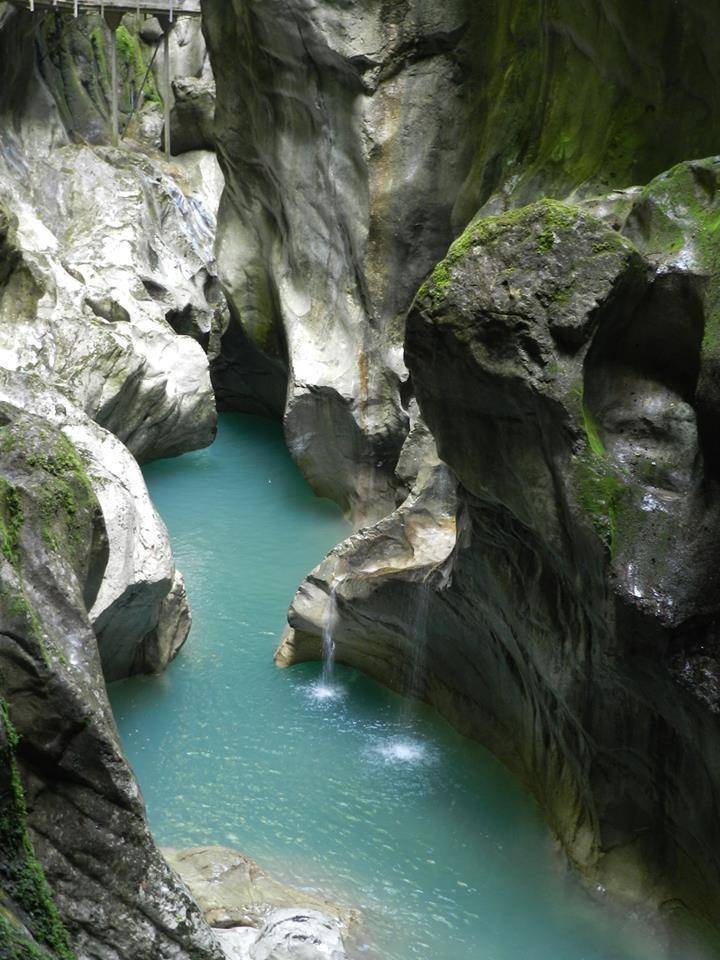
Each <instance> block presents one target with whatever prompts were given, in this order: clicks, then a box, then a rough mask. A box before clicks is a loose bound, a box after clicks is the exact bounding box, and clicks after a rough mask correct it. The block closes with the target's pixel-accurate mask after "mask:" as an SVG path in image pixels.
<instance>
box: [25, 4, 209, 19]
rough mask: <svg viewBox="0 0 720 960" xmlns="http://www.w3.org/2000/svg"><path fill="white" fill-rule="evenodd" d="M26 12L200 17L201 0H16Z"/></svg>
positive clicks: (170, 17)
mask: <svg viewBox="0 0 720 960" xmlns="http://www.w3.org/2000/svg"><path fill="white" fill-rule="evenodd" d="M15 3H16V4H17V5H18V6H22V7H24V8H25V9H26V10H47V9H50V10H53V9H55V10H65V11H71V12H72V13H73V14H75V16H78V15H79V14H80V13H87V12H89V11H91V10H92V11H93V12H96V13H101V12H102V13H103V14H105V13H106V12H107V13H121V14H122V13H146V14H147V15H148V16H165V17H168V19H170V20H173V19H174V18H175V17H199V16H200V13H201V11H200V0H15Z"/></svg>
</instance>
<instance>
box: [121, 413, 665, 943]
mask: <svg viewBox="0 0 720 960" xmlns="http://www.w3.org/2000/svg"><path fill="white" fill-rule="evenodd" d="M145 476H146V478H147V482H148V486H149V488H150V492H151V494H152V497H153V499H154V501H155V503H156V505H157V507H158V509H159V510H160V513H161V514H162V516H163V518H164V519H165V522H166V523H167V525H168V528H169V530H170V534H171V536H172V540H173V544H174V547H175V553H176V556H177V561H178V565H179V566H180V568H181V569H182V570H183V572H184V574H185V577H186V581H187V586H188V591H189V594H190V599H191V602H192V605H193V611H194V625H193V630H192V634H191V637H190V640H189V641H188V644H187V645H186V647H185V649H184V650H183V651H182V653H181V654H180V656H179V657H178V659H177V660H176V661H175V662H174V663H173V664H172V665H171V666H170V668H169V669H168V671H167V673H166V674H165V675H164V676H162V677H158V678H152V679H133V680H129V681H123V682H121V683H117V684H113V685H112V687H111V688H110V694H111V699H112V703H113V707H114V709H115V714H116V717H117V720H118V725H119V728H120V733H121V736H122V739H123V742H124V744H125V748H126V750H127V753H128V756H129V758H130V761H131V763H132V765H133V767H134V769H135V772H136V773H137V776H138V779H139V781H140V785H141V787H142V790H143V793H144V796H145V800H146V802H147V806H148V814H149V818H150V824H151V826H152V829H153V831H154V833H155V836H156V837H157V839H158V841H159V842H160V844H161V845H167V846H175V847H185V846H193V845H197V844H206V843H218V844H224V845H228V846H233V847H237V848H239V849H240V850H242V851H243V852H244V853H246V854H248V855H250V856H252V857H254V858H255V859H256V860H258V861H259V862H260V864H261V865H262V866H263V867H264V868H266V869H267V870H268V871H269V872H271V873H273V874H275V875H276V876H277V877H278V878H279V879H283V880H285V881H287V882H290V883H293V884H295V885H296V886H306V887H310V888H313V889H316V890H319V891H322V892H324V893H325V894H327V895H328V896H330V897H331V898H333V899H336V900H342V901H345V902H347V903H348V904H350V905H353V906H356V907H358V908H359V909H360V910H361V911H362V913H363V917H364V925H363V929H362V932H361V936H360V938H359V942H358V943H355V944H353V945H352V950H353V953H354V955H356V956H357V957H368V958H376V960H416V958H422V960H651V958H654V957H656V956H657V951H656V950H655V949H654V947H653V944H652V943H651V942H649V941H648V939H647V937H646V935H645V934H644V932H643V931H642V930H641V929H639V928H638V927H637V924H636V923H635V922H634V921H633V920H632V918H630V917H618V916H617V915H611V914H610V912H609V911H606V910H605V909H603V908H602V907H600V906H598V905H596V904H595V903H594V902H591V901H590V900H589V899H588V898H587V897H586V895H585V894H584V893H583V892H582V891H581V890H579V889H578V887H577V886H576V885H575V884H574V883H573V882H572V881H571V880H569V879H568V877H567V875H566V872H565V871H564V869H563V867H562V860H561V858H560V857H558V855H557V853H556V851H555V850H554V846H553V843H552V840H551V838H550V836H549V834H548V831H547V829H546V828H545V827H544V825H543V821H542V818H541V816H540V814H539V812H538V810H537V808H536V806H535V805H534V803H533V802H532V800H531V799H530V798H529V797H528V796H527V795H526V794H525V793H524V792H523V791H522V790H521V789H520V788H519V786H518V785H517V784H516V783H515V781H514V780H513V778H512V777H511V776H510V775H509V774H508V773H507V772H506V771H505V770H504V769H503V768H502V767H501V766H500V765H499V764H498V763H497V762H496V761H495V760H494V759H493V758H492V757H491V756H490V755H489V754H488V753H487V752H486V751H484V750H482V749H481V748H480V747H478V746H477V745H476V744H474V743H472V742H470V741H468V740H466V739H464V738H463V737H460V736H459V735H458V734H456V733H455V732H454V731H453V730H452V729H451V728H449V727H448V726H447V725H446V724H445V723H443V722H442V721H441V720H440V719H438V717H437V716H436V715H435V714H434V712H433V711H431V710H430V709H428V708H425V707H422V706H415V707H413V708H412V709H408V705H407V703H406V702H405V701H403V700H402V699H401V698H399V697H397V696H395V695H393V694H391V693H389V692H388V691H386V690H384V689H383V688H381V687H380V686H378V685H376V684H374V683H373V682H371V681H369V680H367V679H365V678H364V677H362V676H361V675H359V674H357V673H355V672H354V671H351V670H347V669H343V668H342V667H339V668H337V671H336V678H337V682H338V683H339V684H340V686H341V687H342V690H343V695H342V696H341V697H339V698H337V699H325V700H322V699H318V698H317V697H316V696H314V692H315V684H316V681H317V679H318V677H319V674H320V666H319V665H318V664H304V665H301V666H299V667H296V668H293V669H292V670H289V671H280V670H277V669H276V668H275V667H274V665H273V661H272V655H273V652H274V649H275V646H276V644H277V639H278V636H279V634H280V631H281V630H282V628H283V625H284V622H285V612H286V609H287V607H288V605H289V602H290V600H291V598H292V595H293V593H294V590H295V588H296V587H297V585H298V583H299V582H300V581H301V580H302V578H303V577H304V575H305V574H306V573H307V572H308V571H309V570H310V569H311V568H312V567H313V566H314V565H315V564H316V563H317V562H318V561H319V560H320V559H322V557H323V555H324V553H325V552H326V551H328V550H329V549H330V548H331V547H332V546H333V545H334V544H335V543H336V542H337V541H338V540H340V539H342V538H343V536H344V535H345V534H346V532H347V527H346V526H345V524H344V522H343V520H342V518H341V517H340V515H339V513H338V511H337V510H336V509H335V508H334V506H333V505H332V504H329V503H326V502H324V501H320V500H317V499H316V498H315V497H313V495H312V494H311V493H310V491H309V490H308V488H307V487H306V485H305V483H304V481H303V479H302V477H301V476H300V474H299V472H298V471H297V469H296V468H295V466H294V465H293V463H292V462H291V460H290V458H289V456H288V454H287V452H286V450H285V446H284V443H283V438H282V432H281V430H280V428H279V427H277V426H276V425H274V424H271V423H268V422H266V421H262V420H258V419H255V418H252V417H245V416H240V415H231V414H226V415H223V416H222V417H221V422H220V431H219V435H218V439H217V442H216V443H215V444H214V446H213V447H211V448H210V449H208V450H205V451H202V452H199V453H193V454H188V455H186V456H184V457H182V458H179V459H177V460H171V461H164V462H160V463H156V464H152V465H150V466H148V467H147V468H146V469H145Z"/></svg>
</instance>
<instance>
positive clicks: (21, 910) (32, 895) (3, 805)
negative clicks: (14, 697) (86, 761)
mask: <svg viewBox="0 0 720 960" xmlns="http://www.w3.org/2000/svg"><path fill="white" fill-rule="evenodd" d="M18 743H19V737H18V734H17V732H16V730H15V728H14V726H13V724H12V722H11V720H10V712H9V708H8V705H7V703H6V702H5V701H4V700H0V761H1V762H0V887H1V889H2V894H3V900H4V901H5V903H6V904H8V903H9V904H10V905H12V912H11V913H9V912H7V911H6V912H4V913H0V934H2V933H3V932H5V934H7V937H8V942H9V949H10V950H11V952H10V953H9V954H3V956H8V958H9V960H26V958H30V960H37V958H45V957H46V956H47V953H46V952H45V951H44V950H42V949H41V947H46V948H47V949H48V950H49V952H50V954H51V955H52V956H53V957H54V958H55V960H74V957H75V954H74V953H73V951H72V950H71V949H70V942H69V939H68V935H67V931H66V930H65V927H64V926H63V923H62V921H61V919H60V915H59V913H58V911H57V907H56V906H55V903H54V902H53V898H52V893H51V891H50V887H49V886H48V883H47V880H46V879H45V874H44V873H43V870H42V867H41V866H40V864H39V863H38V860H37V858H36V856H35V851H34V849H33V845H32V841H31V840H30V837H29V835H28V830H27V810H26V806H25V794H24V792H23V788H22V783H21V781H20V773H19V770H18V766H17V760H16V757H15V751H16V749H17V746H18ZM12 914H14V915H16V916H17V917H18V918H19V919H20V920H21V921H22V927H24V928H26V930H27V931H28V933H29V934H30V935H31V937H32V940H30V939H28V937H26V936H25V934H24V933H23V931H22V927H21V926H20V925H19V924H17V925H16V924H15V923H13V922H12V919H11V916H12Z"/></svg>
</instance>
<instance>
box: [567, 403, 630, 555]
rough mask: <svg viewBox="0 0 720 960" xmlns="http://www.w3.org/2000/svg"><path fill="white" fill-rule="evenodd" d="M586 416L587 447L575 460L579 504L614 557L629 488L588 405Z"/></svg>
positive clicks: (584, 412) (584, 415)
mask: <svg viewBox="0 0 720 960" xmlns="http://www.w3.org/2000/svg"><path fill="white" fill-rule="evenodd" d="M582 415H583V424H584V427H585V438H586V443H587V446H586V449H585V450H584V451H583V452H582V453H581V454H579V455H578V456H577V457H576V458H575V461H574V466H575V481H576V490H577V496H578V501H579V503H580V505H581V506H582V508H583V509H584V510H585V511H586V513H588V514H589V516H590V518H591V520H592V523H593V526H594V527H595V530H596V531H597V534H598V536H599V537H600V539H601V540H602V541H603V543H604V544H605V545H606V546H607V548H608V549H609V551H610V556H611V557H612V556H614V555H615V551H616V548H617V532H618V531H617V518H618V512H619V510H620V508H621V506H622V503H623V501H624V499H625V497H626V495H627V486H626V484H625V483H624V482H623V480H622V478H621V477H620V476H619V475H618V472H617V471H616V470H615V469H614V468H613V467H612V465H611V464H610V463H609V462H608V460H607V454H606V450H605V445H604V444H603V442H602V438H601V436H600V430H599V427H598V424H597V422H596V420H595V418H594V417H593V416H592V414H591V412H590V411H589V410H588V408H587V406H586V405H585V404H584V403H583V405H582Z"/></svg>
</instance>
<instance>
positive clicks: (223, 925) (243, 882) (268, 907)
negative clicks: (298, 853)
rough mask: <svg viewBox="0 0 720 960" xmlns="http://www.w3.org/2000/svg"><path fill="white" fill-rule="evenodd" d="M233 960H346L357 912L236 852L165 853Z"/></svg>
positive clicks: (216, 849) (196, 850)
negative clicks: (280, 877)
mask: <svg viewBox="0 0 720 960" xmlns="http://www.w3.org/2000/svg"><path fill="white" fill-rule="evenodd" d="M164 853H165V857H166V859H167V861H168V863H169V864H170V865H171V866H172V867H173V868H174V869H175V870H176V871H177V872H178V874H179V875H180V876H181V877H182V879H183V881H184V882H185V883H186V884H187V887H188V889H189V890H190V892H191V893H192V895H193V897H194V898H195V900H196V901H197V903H198V904H199V906H200V908H201V910H202V911H203V914H204V915H205V918H206V920H207V921H208V923H209V924H210V925H211V926H213V927H215V928H217V929H216V935H217V938H218V941H219V942H220V944H221V945H222V947H223V950H224V951H225V954H226V956H227V957H228V958H229V960H322V958H330V960H346V957H347V954H346V953H345V946H344V943H343V933H344V932H346V931H347V930H348V927H349V926H350V924H352V923H354V922H355V921H356V920H357V917H356V915H355V913H354V911H351V910H348V909H346V908H343V907H339V906H337V905H335V904H332V903H330V902H329V901H327V900H324V899H322V898H321V897H318V896H317V895H315V894H312V893H308V892H307V891H304V890H297V889H293V888H292V887H289V886H286V885H285V884H282V883H278V882H277V881H276V880H273V879H272V878H271V877H268V876H267V874H265V873H264V872H263V871H262V870H261V869H260V867H258V865H257V864H256V863H255V862H254V861H253V860H250V859H249V858H248V857H245V856H243V855H242V854H240V853H238V852H237V851H236V850H230V849H227V848H225V847H195V848H193V849H191V850H180V851H178V850H165V851H164Z"/></svg>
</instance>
